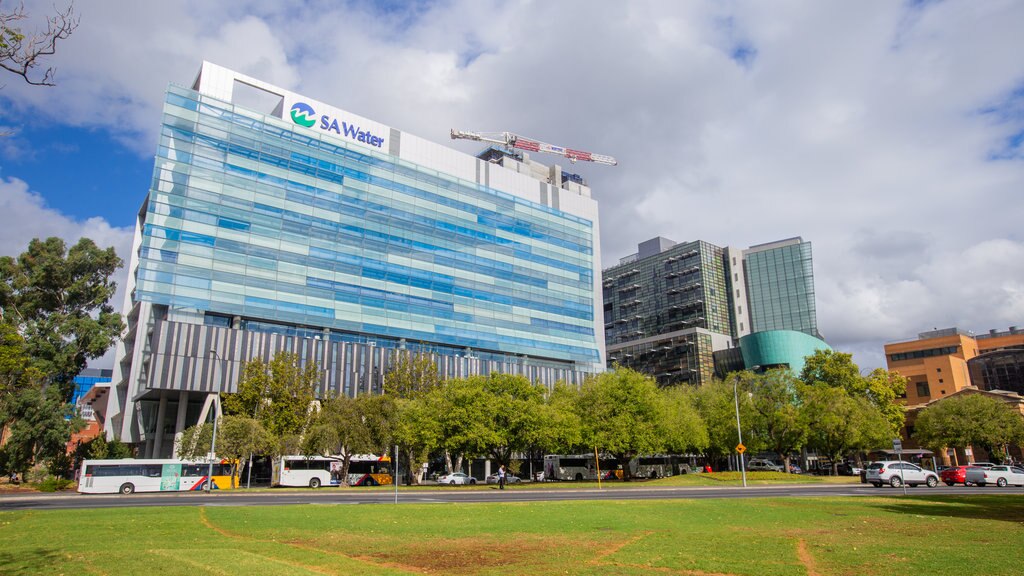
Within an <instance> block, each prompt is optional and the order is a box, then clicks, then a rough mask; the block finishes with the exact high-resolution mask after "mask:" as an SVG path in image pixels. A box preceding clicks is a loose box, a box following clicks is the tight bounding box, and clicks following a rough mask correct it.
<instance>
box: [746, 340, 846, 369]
mask: <svg viewBox="0 0 1024 576" xmlns="http://www.w3.org/2000/svg"><path fill="white" fill-rule="evenodd" d="M831 349H832V347H831V346H829V345H828V344H827V343H826V342H825V341H824V340H821V339H818V338H815V337H814V336H811V335H810V334H804V333H803V332H797V331H796V330H768V331H765V332H755V333H753V334H748V335H746V336H744V337H742V338H740V352H742V353H743V365H744V366H745V367H746V368H747V369H748V370H749V369H751V368H753V367H754V366H779V365H786V366H789V368H790V369H791V370H792V371H793V372H795V373H797V374H799V373H800V371H801V370H803V369H804V358H806V357H807V356H810V355H811V354H814V352H815V351H816V350H831Z"/></svg>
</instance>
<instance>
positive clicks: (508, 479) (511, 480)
mask: <svg viewBox="0 0 1024 576" xmlns="http://www.w3.org/2000/svg"><path fill="white" fill-rule="evenodd" d="M522 481H523V480H522V479H521V478H520V477H519V476H514V475H512V474H505V483H506V484H519V483H520V482H522ZM484 482H486V483H487V484H497V483H498V475H497V474H491V475H490V476H488V477H487V478H484Z"/></svg>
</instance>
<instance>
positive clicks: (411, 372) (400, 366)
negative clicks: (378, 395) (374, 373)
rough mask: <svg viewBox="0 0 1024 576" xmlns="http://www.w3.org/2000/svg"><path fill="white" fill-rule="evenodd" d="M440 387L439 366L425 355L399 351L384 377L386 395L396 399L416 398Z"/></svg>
mask: <svg viewBox="0 0 1024 576" xmlns="http://www.w3.org/2000/svg"><path fill="white" fill-rule="evenodd" d="M440 385H441V375H440V374H439V373H438V371H437V364H436V363H435V362H434V360H433V358H431V357H430V355H429V354H425V353H419V352H415V353H414V352H408V351H406V350H397V351H396V352H395V360H394V362H393V363H392V364H391V367H390V368H389V369H388V371H387V373H386V374H385V375H384V393H385V394H388V395H390V396H394V397H396V398H416V397H418V396H421V395H423V394H426V393H428V392H430V391H431V390H433V389H434V388H437V387H438V386H440Z"/></svg>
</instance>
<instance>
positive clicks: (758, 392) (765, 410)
mask: <svg viewBox="0 0 1024 576" xmlns="http://www.w3.org/2000/svg"><path fill="white" fill-rule="evenodd" d="M745 374H746V375H747V376H746V378H747V380H748V384H747V386H746V388H748V389H749V390H750V392H751V396H750V406H751V408H752V412H753V417H752V418H750V420H748V421H747V422H748V423H747V428H748V429H749V430H750V432H751V434H752V435H753V436H757V438H758V439H759V440H760V441H761V443H762V444H763V445H764V446H765V447H766V448H768V449H769V450H771V451H772V452H775V453H776V454H777V455H778V456H779V458H781V459H782V461H783V464H784V465H785V469H786V472H789V455H790V454H791V453H793V452H795V451H797V450H800V448H802V447H803V444H804V440H805V439H806V438H807V422H806V421H805V420H804V419H803V418H801V417H800V395H799V393H798V386H799V385H800V381H799V380H797V378H796V376H794V375H793V373H792V372H791V371H790V370H788V369H775V370H769V371H767V372H766V373H764V374H753V373H750V372H747V373H745Z"/></svg>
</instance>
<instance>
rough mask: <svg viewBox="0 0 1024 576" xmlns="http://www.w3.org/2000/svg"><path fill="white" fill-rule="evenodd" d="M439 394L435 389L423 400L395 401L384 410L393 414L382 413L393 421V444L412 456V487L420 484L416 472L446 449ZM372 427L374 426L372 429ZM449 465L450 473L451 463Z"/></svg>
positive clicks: (409, 470)
mask: <svg viewBox="0 0 1024 576" xmlns="http://www.w3.org/2000/svg"><path fill="white" fill-rule="evenodd" d="M440 390H441V389H440V388H435V389H434V390H433V391H431V392H430V393H429V394H426V395H424V396H420V397H417V398H407V399H399V400H396V401H394V402H393V403H392V404H390V405H387V406H386V407H385V410H393V412H383V414H384V415H385V418H388V419H389V420H390V422H387V427H388V428H390V429H391V430H392V433H393V437H392V438H393V439H394V442H396V443H398V445H399V446H400V447H401V450H402V451H403V453H406V454H409V455H410V456H409V458H408V460H407V461H408V462H412V463H414V465H413V466H407V467H406V469H405V472H406V479H407V482H409V483H414V482H418V481H419V476H418V475H416V474H413V471H414V470H419V469H420V467H421V466H422V463H424V462H426V461H427V456H428V454H429V453H430V452H431V451H432V450H435V449H438V448H442V447H443V443H442V441H441V435H442V425H441V419H440V418H438V415H437V413H436V412H435V409H437V408H438V407H439V406H440V405H441V404H442V402H441V399H440V398H438V397H437V396H438V395H440ZM381 398H388V397H386V396H384V397H381ZM378 414H381V412H378ZM372 427H373V425H372V424H371V429H372ZM448 465H449V469H450V466H451V463H450V459H449V461H448ZM396 476H397V475H396Z"/></svg>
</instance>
